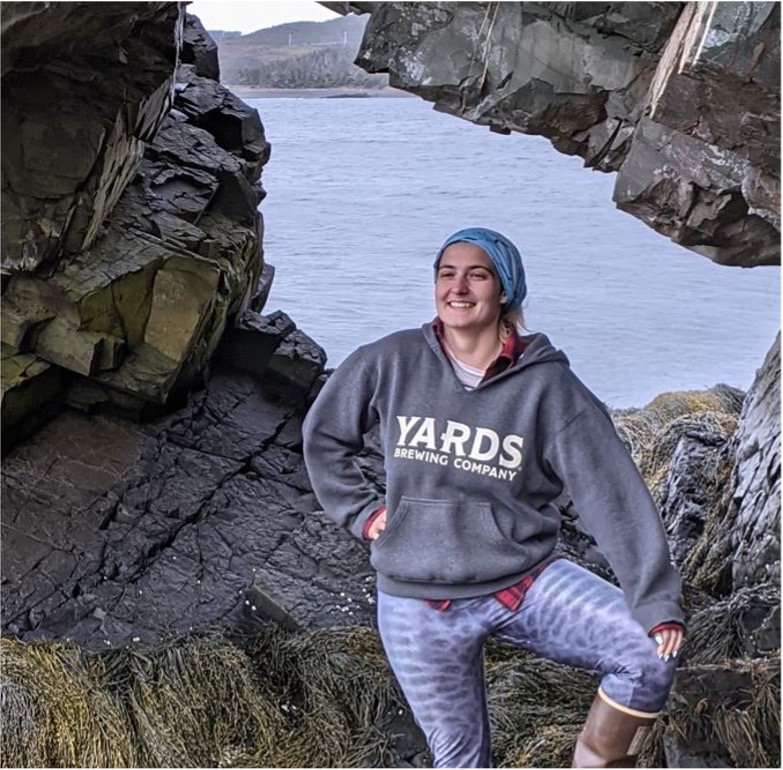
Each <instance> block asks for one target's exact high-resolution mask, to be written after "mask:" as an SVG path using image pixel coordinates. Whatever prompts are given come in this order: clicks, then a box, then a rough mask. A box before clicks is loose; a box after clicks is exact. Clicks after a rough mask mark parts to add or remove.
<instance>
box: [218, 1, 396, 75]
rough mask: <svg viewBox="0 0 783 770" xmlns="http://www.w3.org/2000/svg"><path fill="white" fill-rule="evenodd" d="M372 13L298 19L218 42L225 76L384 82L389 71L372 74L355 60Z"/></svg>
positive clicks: (221, 65) (222, 71) (222, 72)
mask: <svg viewBox="0 0 783 770" xmlns="http://www.w3.org/2000/svg"><path fill="white" fill-rule="evenodd" d="M368 18H369V17H367V16H354V15H350V16H340V17H337V18H335V19H330V20H329V21H321V22H315V21H298V22H292V23H290V24H280V25H278V26H276V27H269V28H268V29H260V30H258V31H256V32H252V33H250V34H248V35H242V36H240V37H230V38H229V37H221V39H218V40H217V41H216V42H217V43H218V57H219V59H220V73H221V80H222V81H223V82H224V83H228V84H230V85H243V86H260V87H262V88H334V87H340V86H354V87H356V86H359V87H367V88H382V87H383V86H385V85H387V84H388V78H387V77H386V75H369V74H368V73H366V72H365V71H364V70H362V69H360V68H359V67H357V66H355V65H354V63H353V61H354V59H355V58H356V52H357V51H358V49H359V45H360V44H361V41H362V36H363V35H364V28H365V26H366V24H367V19H368Z"/></svg>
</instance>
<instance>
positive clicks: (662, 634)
mask: <svg viewBox="0 0 783 770" xmlns="http://www.w3.org/2000/svg"><path fill="white" fill-rule="evenodd" d="M684 637H685V634H684V633H683V631H682V629H681V628H677V629H675V628H666V629H664V630H662V631H656V633H655V636H654V637H653V639H655V641H656V642H657V644H658V650H657V653H658V657H659V658H661V659H663V660H669V658H670V657H671V658H676V657H677V653H678V652H679V651H680V647H682V642H683V639H684Z"/></svg>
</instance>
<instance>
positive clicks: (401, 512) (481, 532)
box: [370, 497, 524, 584]
mask: <svg viewBox="0 0 783 770" xmlns="http://www.w3.org/2000/svg"><path fill="white" fill-rule="evenodd" d="M509 546H510V543H509V541H508V540H506V538H504V537H503V535H502V533H501V532H500V530H499V529H498V526H497V524H496V523H495V519H494V517H493V515H492V506H491V505H490V504H489V503H487V502H479V501H474V500H460V501H452V500H420V499H416V498H411V497H403V498H402V499H401V500H400V503H399V505H398V506H397V510H396V511H395V513H394V516H392V517H390V519H389V522H388V524H387V526H386V529H385V530H384V532H383V533H382V534H381V536H380V537H379V538H378V539H377V540H375V541H373V543H372V546H371V557H370V562H371V564H372V565H373V567H375V569H376V570H378V572H380V573H381V574H383V575H386V576H388V577H390V578H394V579H397V580H403V581H406V582H416V583H451V584H463V583H483V582H486V581H488V580H494V579H497V578H501V577H503V576H504V575H510V574H513V573H514V572H516V571H520V570H521V569H523V568H524V566H523V561H524V560H523V558H522V554H521V553H520V550H518V549H517V548H515V547H512V548H510V547H509Z"/></svg>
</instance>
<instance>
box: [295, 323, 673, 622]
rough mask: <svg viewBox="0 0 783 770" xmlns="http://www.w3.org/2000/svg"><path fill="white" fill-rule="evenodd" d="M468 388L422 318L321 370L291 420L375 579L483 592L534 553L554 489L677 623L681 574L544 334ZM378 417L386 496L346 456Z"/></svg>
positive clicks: (544, 543)
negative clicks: (376, 523) (309, 402)
mask: <svg viewBox="0 0 783 770" xmlns="http://www.w3.org/2000/svg"><path fill="white" fill-rule="evenodd" d="M526 339H527V340H528V341H529V344H528V346H527V348H526V349H525V352H524V354H523V355H522V356H520V358H519V359H518V360H517V361H516V362H515V363H514V364H512V365H511V366H510V367H509V368H508V369H506V370H505V371H503V372H501V373H500V374H498V375H496V376H495V377H493V378H491V379H489V380H487V381H485V382H482V383H481V384H480V385H479V386H478V387H477V388H476V389H475V390H472V391H467V390H465V389H464V388H463V386H462V384H461V383H460V382H459V380H458V379H457V376H456V374H455V373H454V370H453V369H452V366H451V364H450V363H449V361H448V359H447V358H446V355H445V354H444V352H443V350H442V348H441V345H440V343H439V342H438V340H437V337H436V336H435V333H434V331H433V329H432V327H431V325H430V324H426V325H425V326H423V327H422V329H409V330H405V331H400V332H396V333H394V334H391V335H389V336H388V337H384V338H383V339H381V340H378V341H377V342H373V343H371V344H369V345H365V346H363V347H361V348H359V349H358V350H356V351H355V352H354V353H353V354H352V355H351V356H349V357H348V358H347V359H346V360H345V361H344V362H343V364H342V365H341V366H340V367H339V368H338V369H337V371H335V372H334V374H332V376H331V377H330V378H329V380H328V381H327V383H326V385H325V386H324V388H323V390H322V391H321V393H320V394H319V396H318V398H317V399H316V401H315V403H314V404H313V406H312V407H311V409H310V412H309V414H308V416H307V419H306V420H305V425H304V453H305V460H306V463H307V468H308V471H309V474H310V479H311V481H312V484H313V489H314V490H315V492H316V495H317V496H318V499H319V501H320V502H321V504H322V506H323V508H324V510H325V512H326V514H327V515H328V516H329V517H330V518H332V519H333V520H334V521H335V522H337V524H339V525H340V526H342V527H345V528H346V529H348V530H349V531H350V532H351V533H352V534H353V535H354V536H356V537H358V538H361V537H362V529H363V527H364V525H365V523H366V522H367V519H368V518H369V517H370V515H371V514H372V513H373V512H374V511H375V510H376V509H377V508H378V507H379V506H381V505H383V504H384V503H385V504H386V506H387V508H388V513H387V523H386V529H385V530H384V532H383V533H382V534H381V536H380V537H379V538H378V539H377V540H374V541H373V542H372V544H371V559H370V560H371V563H372V565H373V567H375V569H376V570H377V572H378V588H379V589H380V590H382V591H384V592H386V593H389V594H394V595H397V596H407V597H418V598H426V599H455V598H464V597H472V596H481V595H485V594H490V593H494V592H496V591H498V590H501V589H503V588H507V587H509V586H511V585H513V584H514V583H516V582H518V581H519V580H520V579H521V578H522V577H523V576H524V574H525V573H526V572H528V571H529V570H531V569H532V568H533V567H535V566H536V565H537V564H538V563H539V562H541V560H542V559H545V558H546V557H547V556H549V555H550V554H551V553H552V551H553V549H554V547H555V543H556V540H557V536H558V530H559V528H560V513H559V509H558V508H557V507H556V506H555V505H554V501H555V500H556V499H557V498H558V497H560V495H561V494H562V493H563V492H564V491H565V492H566V493H567V494H568V495H569V496H570V498H571V499H572V500H573V501H574V504H575V506H576V509H577V510H578V511H579V514H580V517H581V519H582V521H583V523H584V525H585V526H586V528H587V529H588V530H589V531H590V533H591V534H592V535H593V537H594V538H595V540H596V542H597V543H598V547H599V548H600V550H601V552H602V553H603V554H604V556H605V557H606V558H607V560H608V561H609V563H610V565H611V566H612V569H613V570H614V572H615V574H616V575H617V578H618V580H619V581H620V585H621V586H622V588H623V591H624V592H625V596H626V600H627V602H628V605H629V607H630V609H631V612H632V614H633V616H634V617H635V618H636V620H637V621H638V622H639V623H640V624H641V625H642V626H643V627H644V629H645V630H646V631H650V630H651V629H652V628H654V627H655V626H656V625H657V624H658V623H661V622H663V621H668V620H675V621H679V622H682V610H681V608H680V579H679V576H678V574H677V572H676V571H675V569H674V567H673V566H672V564H671V560H670V555H669V547H668V543H667V541H666V536H665V534H664V530H663V526H662V523H661V518H660V514H659V513H658V510H657V509H656V506H655V503H654V502H653V500H652V498H651V496H650V493H649V491H648V490H647V487H646V485H645V483H644V480H643V479H642V477H641V475H640V474H639V471H638V470H637V468H636V465H635V464H634V462H633V459H632V458H631V456H630V454H629V452H628V450H627V449H626V447H625V445H624V444H623V442H622V440H621V439H620V437H619V436H618V435H617V432H616V431H615V429H614V426H613V424H612V422H611V419H610V418H609V415H608V413H607V412H606V410H605V409H604V407H603V405H602V404H601V403H600V402H599V401H598V399H597V398H596V397H595V396H594V395H593V394H592V393H591V392H590V391H589V390H588V389H587V388H586V387H585V385H583V384H582V382H581V381H580V380H579V379H578V378H577V377H576V375H574V374H573V372H572V371H571V369H570V368H569V364H568V359H567V358H566V356H565V355H564V354H563V353H562V352H561V351H559V350H556V349H555V348H554V347H552V345H551V344H550V342H549V340H548V339H547V337H546V336H545V335H543V334H533V335H531V336H530V337H528V338H526ZM376 421H378V422H379V423H380V425H379V427H380V436H381V444H382V447H383V452H384V465H385V469H386V479H387V489H386V500H385V501H384V500H382V499H379V497H378V495H377V493H376V492H375V490H374V489H373V488H372V487H371V485H370V484H369V483H368V482H367V480H366V479H365V478H364V476H363V475H362V472H361V470H360V469H359V466H358V465H357V463H356V461H355V456H356V454H357V452H359V451H360V450H361V448H362V446H363V434H364V433H366V432H367V431H368V430H369V429H370V427H371V426H372V425H373V424H374V423H375V422H376Z"/></svg>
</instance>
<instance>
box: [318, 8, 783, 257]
mask: <svg viewBox="0 0 783 770" xmlns="http://www.w3.org/2000/svg"><path fill="white" fill-rule="evenodd" d="M323 5H326V6H328V7H330V8H332V9H333V10H337V11H341V12H343V13H345V12H347V11H349V10H353V11H358V12H360V13H362V12H364V13H366V12H369V13H371V16H370V20H369V23H368V26H367V29H366V31H365V36H364V40H363V42H362V47H361V49H360V50H359V53H358V56H357V60H356V61H357V64H359V65H360V66H361V67H364V68H365V69H366V70H367V71H368V72H387V73H388V74H389V78H390V81H389V82H390V84H391V85H392V86H394V87H396V88H401V89H404V90H406V91H410V92H412V93H414V94H417V95H418V96H421V97H422V98H423V99H427V100H428V101H432V102H434V106H435V109H437V110H440V111H442V112H447V113H450V114H452V115H456V116H458V117H460V118H464V119H466V120H470V121H472V122H474V123H478V124H480V125H486V126H488V127H489V128H490V130H492V131H498V132H501V133H511V132H512V131H518V132H521V133H525V134H537V135H541V136H545V137H546V138H548V139H549V140H550V141H551V142H552V144H553V145H554V147H555V148H556V149H558V150H559V151H560V152H565V153H568V154H570V155H579V156H581V157H582V158H584V160H585V166H586V167H588V168H593V169H596V170H599V171H604V172H609V171H611V172H617V182H616V184H615V191H614V201H615V203H616V204H617V206H618V207H619V208H621V209H622V210H624V211H627V212H629V213H630V214H633V215H634V216H636V217H638V218H639V219H641V220H642V221H644V222H645V223H646V224H648V225H649V226H650V227H652V228H654V229H655V230H657V231H658V232H660V233H662V234H663V235H666V236H667V237H669V238H671V239H672V240H673V241H675V242H676V243H679V244H681V245H683V246H686V247H687V248H689V249H693V250H694V251H696V252H698V253H700V254H703V255H705V256H707V257H709V258H710V259H713V260H715V261H716V262H720V263H721V264H728V265H743V266H746V267H747V266H752V265H762V264H779V263H780V141H779V139H780V67H779V62H780V5H779V4H778V3H773V2H760V3H740V2H736V3H735V2H731V3H715V2H701V3H674V2H664V3H584V2H583V3H508V2H488V3H448V2H443V3H440V2H439V3H363V2H359V3H328V2H327V3H323Z"/></svg>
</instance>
